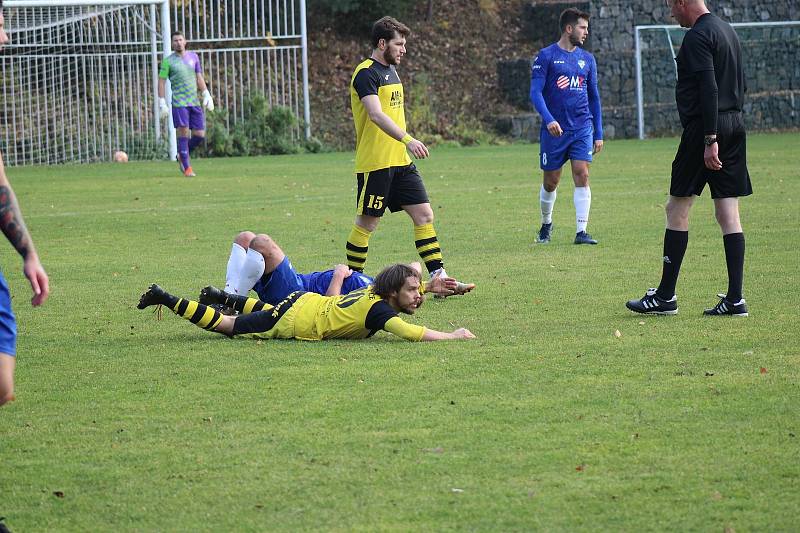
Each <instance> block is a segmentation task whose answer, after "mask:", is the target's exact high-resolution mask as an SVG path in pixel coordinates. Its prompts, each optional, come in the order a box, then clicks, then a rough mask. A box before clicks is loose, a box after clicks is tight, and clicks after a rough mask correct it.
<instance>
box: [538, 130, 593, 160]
mask: <svg viewBox="0 0 800 533" xmlns="http://www.w3.org/2000/svg"><path fill="white" fill-rule="evenodd" d="M593 136H594V129H593V128H592V127H591V126H588V127H586V128H583V129H580V130H575V131H565V132H564V133H563V134H562V135H561V137H553V136H552V135H550V132H549V131H547V128H542V131H541V133H540V135H539V142H540V148H539V167H540V168H541V169H542V170H558V169H560V168H561V167H563V166H564V163H566V162H567V159H569V160H571V161H588V162H589V163H591V162H592V152H593V151H594V139H593V138H592V137H593Z"/></svg>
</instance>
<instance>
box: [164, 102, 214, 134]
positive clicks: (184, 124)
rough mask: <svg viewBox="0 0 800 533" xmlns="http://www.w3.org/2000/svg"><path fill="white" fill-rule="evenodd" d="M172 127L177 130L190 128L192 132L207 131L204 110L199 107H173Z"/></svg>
mask: <svg viewBox="0 0 800 533" xmlns="http://www.w3.org/2000/svg"><path fill="white" fill-rule="evenodd" d="M172 125H173V126H175V127H176V128H189V129H191V130H204V129H206V119H205V117H204V116H203V108H202V107H200V106H199V105H193V106H189V107H177V106H172Z"/></svg>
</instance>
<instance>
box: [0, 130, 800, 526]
mask: <svg viewBox="0 0 800 533" xmlns="http://www.w3.org/2000/svg"><path fill="white" fill-rule="evenodd" d="M676 144H677V141H676V140H675V139H663V140H652V141H646V142H637V141H617V142H609V143H607V146H606V150H605V151H604V152H603V153H602V154H601V155H600V156H599V158H598V159H597V161H596V163H595V164H594V165H593V167H592V170H593V174H592V191H593V205H592V216H591V220H590V227H589V230H590V232H591V233H592V234H593V235H594V236H595V237H596V238H598V239H599V240H600V245H598V246H595V247H587V246H583V247H576V246H574V245H572V244H571V242H572V237H573V234H574V210H573V207H572V185H571V183H570V180H569V178H568V177H567V179H566V180H565V181H564V183H563V185H562V188H561V194H560V197H559V199H558V201H557V203H556V210H555V215H554V222H555V227H556V231H555V234H554V239H553V242H552V243H551V244H549V245H546V246H545V245H539V246H537V245H534V244H533V235H534V230H535V229H536V228H538V214H537V213H538V200H537V198H538V192H537V191H538V188H539V183H540V179H541V178H540V173H539V171H538V170H537V169H536V167H535V165H536V147H535V146H530V145H513V146H502V147H485V148H484V147H482V148H471V149H454V148H451V149H444V148H442V149H439V150H435V151H434V152H433V157H432V158H431V159H430V160H428V161H423V162H421V163H420V164H419V167H420V170H421V171H422V173H423V176H424V177H425V181H426V184H427V187H428V191H429V194H430V196H431V198H432V203H433V206H434V210H435V212H436V215H437V223H436V224H437V229H438V232H439V236H440V240H441V242H442V245H443V248H444V252H445V259H446V262H447V267H448V268H447V270H448V272H450V273H451V274H453V275H456V276H457V277H459V278H461V279H465V280H469V281H474V282H475V283H477V284H478V288H477V289H476V290H475V291H474V292H473V293H472V294H470V295H468V296H466V297H463V298H450V299H447V300H444V301H429V302H427V303H426V304H425V305H424V306H423V308H422V309H421V310H420V312H419V313H418V314H417V315H416V316H415V317H414V318H412V321H414V322H415V323H419V324H425V325H429V326H430V327H433V328H436V329H444V330H451V329H453V328H454V327H461V326H463V327H467V328H469V329H470V330H472V331H473V332H474V333H475V334H476V335H477V336H478V339H477V340H474V341H469V342H467V341H462V342H450V343H420V344H415V343H406V342H404V341H400V340H398V339H396V338H392V337H391V336H389V335H387V334H383V333H380V334H378V335H376V336H375V337H374V338H372V339H369V340H365V341H330V342H320V343H310V342H298V341H265V342H261V343H256V342H254V341H249V340H243V339H239V340H229V339H226V338H223V337H221V336H216V335H213V334H210V333H207V332H204V331H201V330H199V329H198V328H196V327H194V326H192V325H191V324H189V323H188V322H186V321H185V320H181V319H178V318H176V317H175V316H173V315H172V313H169V312H167V313H165V315H164V318H163V320H162V321H160V322H159V321H157V320H156V317H155V315H154V314H153V313H152V312H150V311H138V310H137V309H136V302H137V300H138V297H139V294H140V293H141V292H142V291H143V290H144V289H145V288H146V287H147V286H148V285H149V284H150V283H152V282H158V283H160V284H162V285H163V286H164V287H165V288H167V289H169V290H171V291H172V292H174V293H176V294H179V295H186V296H196V295H197V293H198V291H199V289H200V288H201V287H203V286H204V285H206V284H208V283H209V282H214V283H217V284H221V283H223V281H224V270H225V262H226V260H227V256H228V252H229V250H230V242H231V239H232V238H233V236H234V235H235V234H236V232H238V231H239V230H242V229H254V230H257V231H260V232H267V233H270V234H271V235H272V236H273V237H274V238H275V239H276V240H277V241H278V242H279V243H280V244H281V245H282V246H283V247H284V249H285V250H286V251H287V252H288V254H289V255H290V257H291V258H292V260H293V262H294V264H295V266H296V267H297V268H298V269H300V270H319V269H323V268H328V267H329V266H330V265H333V264H334V263H336V262H340V261H341V260H342V259H343V257H344V241H345V239H346V236H347V233H348V231H349V228H350V224H351V221H352V215H353V203H354V191H353V185H354V179H353V177H352V175H351V173H350V172H351V165H352V162H351V160H352V154H321V155H305V156H285V157H269V158H250V159H229V160H225V159H217V160H202V161H197V162H196V163H195V165H194V166H195V170H196V171H197V172H198V174H199V176H198V177H197V178H193V179H184V178H181V177H178V176H177V171H176V168H175V165H174V164H168V163H131V164H128V165H93V166H66V167H51V168H19V169H10V170H9V172H8V173H9V176H10V179H11V181H12V183H13V184H14V188H15V190H16V191H17V195H18V196H19V198H20V201H21V203H22V206H23V211H24V213H25V216H26V219H27V222H28V226H29V228H30V229H31V232H32V233H33V235H34V237H35V240H36V242H37V245H38V247H39V249H40V254H41V256H42V260H43V262H44V263H45V265H46V267H47V269H48V272H49V274H50V279H51V286H52V295H51V297H50V300H49V301H48V302H47V304H46V305H45V306H44V307H42V308H38V309H32V308H31V307H30V306H29V305H28V298H29V292H30V291H29V288H28V287H27V286H26V283H25V280H24V279H23V278H22V277H21V273H20V270H21V262H20V260H19V258H18V257H17V256H16V255H15V253H14V252H13V250H12V249H11V247H10V246H8V245H4V246H3V247H2V252H1V256H0V264H2V266H3V269H4V272H5V275H6V277H7V278H8V281H9V284H10V286H11V289H12V293H13V295H14V296H15V299H14V306H15V311H16V313H17V319H18V322H19V329H20V337H19V356H18V366H17V380H16V381H17V401H16V402H14V403H11V404H9V405H8V406H6V407H3V408H2V409H0V516H5V517H6V523H7V524H8V526H9V527H10V528H11V530H12V531H14V532H15V533H19V532H23V533H24V532H33V531H36V532H41V531H58V532H61V531H196V530H208V531H210V530H214V531H267V530H284V531H296V530H311V529H317V530H333V531H345V530H347V531H349V530H360V531H363V530H393V531H407V530H418V531H442V530H473V531H487V530H496V531H529V530H548V531H553V530H611V531H642V530H676V531H694V530H702V531H719V532H722V531H724V530H735V531H740V532H741V531H754V530H760V531H789V530H795V531H796V530H797V528H798V521H797V520H798V519H797V517H798V514H800V496H799V495H800V462H799V461H798V457H800V408H799V407H798V406H799V405H800V388H799V385H798V383H800V333H799V330H800V319H799V318H798V305H797V297H796V295H797V287H798V285H800V276H798V274H799V270H800V268H799V267H798V257H799V256H798V249H800V231H798V223H797V215H798V205H799V204H800V202H799V200H800V175H799V174H798V170H797V169H798V162H799V161H798V153H800V135H798V134H786V135H754V136H752V137H751V139H750V146H749V165H750V171H751V174H752V177H753V186H754V190H755V194H754V195H753V196H752V197H750V198H746V199H744V200H743V201H742V215H743V224H744V226H745V232H746V235H747V263H746V269H745V296H746V297H747V298H748V304H749V306H750V313H751V316H750V317H749V318H747V319H730V318H728V319H725V318H722V319H718V318H704V317H702V316H701V312H702V309H703V307H704V306H710V305H712V304H714V303H716V297H715V294H716V293H717V292H721V291H724V290H725V288H726V274H725V262H724V255H723V250H722V239H721V237H720V235H719V230H718V228H717V226H716V223H715V222H714V218H713V210H712V203H711V200H710V198H709V196H708V193H706V195H704V196H703V197H701V199H700V200H699V201H698V202H697V204H696V206H695V209H694V211H693V215H692V230H691V232H690V240H689V249H688V252H687V256H686V259H685V261H684V266H683V275H682V277H681V280H680V282H679V285H678V295H679V303H680V314H679V315H677V316H675V317H640V316H635V315H633V314H632V313H630V312H628V311H627V310H626V309H625V307H624V302H625V300H627V299H629V298H634V297H639V296H641V295H642V294H643V292H644V290H645V289H646V288H647V287H650V286H652V285H654V284H657V283H658V278H659V275H660V268H661V263H660V258H661V255H662V253H661V241H662V236H663V203H664V201H665V199H666V196H665V194H666V190H667V184H668V176H669V167H670V162H671V160H672V156H673V154H674V149H675V146H676ZM414 258H415V250H414V246H413V242H412V231H411V226H410V223H409V221H408V218H407V217H405V216H404V215H402V214H396V215H393V216H389V217H387V218H386V219H385V220H384V221H383V223H382V226H381V227H380V228H379V230H378V231H377V233H376V234H375V235H374V237H373V239H372V240H371V241H370V256H369V261H368V265H367V271H368V272H372V273H374V272H375V271H376V270H377V269H378V268H379V267H380V266H382V265H384V264H388V263H390V262H395V261H408V260H413V259H414ZM615 331H618V332H619V333H620V336H616V335H615Z"/></svg>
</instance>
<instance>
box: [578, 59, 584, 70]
mask: <svg viewBox="0 0 800 533" xmlns="http://www.w3.org/2000/svg"><path fill="white" fill-rule="evenodd" d="M578 66H579V67H581V69H583V67H585V66H586V61H584V60H583V59H579V60H578Z"/></svg>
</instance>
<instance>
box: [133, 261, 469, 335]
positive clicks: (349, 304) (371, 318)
mask: <svg viewBox="0 0 800 533" xmlns="http://www.w3.org/2000/svg"><path fill="white" fill-rule="evenodd" d="M421 288H422V287H421V284H420V273H419V271H417V270H414V269H413V268H411V267H410V266H409V265H404V264H395V265H391V266H389V267H386V268H385V269H383V270H382V271H381V272H380V273H379V274H378V275H377V276H376V277H375V282H374V284H373V285H370V286H369V287H364V288H361V289H358V290H356V291H353V292H351V293H350V294H345V295H339V296H322V295H320V294H316V293H312V292H303V291H296V292H293V293H291V294H290V295H289V296H288V297H287V298H286V299H284V300H283V301H281V302H280V303H278V304H277V305H274V306H273V305H270V304H267V303H264V302H262V301H260V300H256V299H255V298H248V297H246V296H240V295H235V294H229V293H226V292H224V291H221V290H219V289H214V288H213V287H207V288H206V289H204V292H205V293H206V297H207V298H208V299H209V300H211V299H213V300H215V302H216V303H218V304H223V305H226V306H229V307H233V308H234V309H236V310H237V311H238V312H239V313H242V314H240V315H238V316H225V315H223V314H221V313H220V312H219V311H216V310H215V309H213V308H212V307H210V306H207V305H204V304H201V303H198V302H194V301H191V300H184V299H183V298H179V297H177V296H173V295H171V294H169V293H168V292H166V291H165V290H164V289H162V288H161V287H159V286H158V285H151V286H150V288H149V289H148V290H147V292H145V293H144V294H142V296H141V298H140V299H139V305H138V306H137V307H138V308H139V309H144V308H146V307H149V306H152V305H166V306H167V307H169V308H170V309H172V311H173V312H174V313H175V314H176V315H178V316H181V317H183V318H185V319H187V320H189V321H190V322H192V323H193V324H195V325H196V326H198V327H201V328H203V329H206V330H209V331H216V332H217V333H222V334H223V335H227V336H229V337H233V336H247V337H251V338H258V339H276V338H277V339H301V340H323V339H364V338H367V337H371V336H372V335H374V334H375V333H376V332H377V331H378V330H381V329H382V330H384V331H388V332H389V333H392V334H394V335H397V336H398V337H402V338H404V339H406V340H410V341H438V340H450V339H473V338H475V335H473V334H472V333H471V332H470V331H469V330H467V329H465V328H458V329H456V330H455V331H453V332H451V333H448V332H444V331H436V330H433V329H428V328H425V327H423V326H417V325H414V324H409V323H407V322H405V321H404V320H403V319H402V318H400V316H399V313H404V314H407V315H413V314H414V312H415V311H416V310H417V309H418V308H419V306H421V305H422V302H423V301H424V300H425V296H424V294H423V293H422V290H421Z"/></svg>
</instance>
